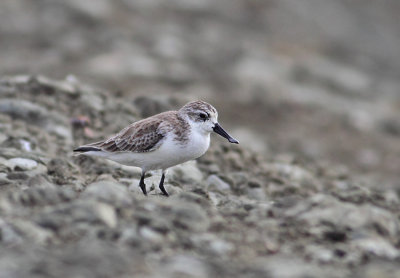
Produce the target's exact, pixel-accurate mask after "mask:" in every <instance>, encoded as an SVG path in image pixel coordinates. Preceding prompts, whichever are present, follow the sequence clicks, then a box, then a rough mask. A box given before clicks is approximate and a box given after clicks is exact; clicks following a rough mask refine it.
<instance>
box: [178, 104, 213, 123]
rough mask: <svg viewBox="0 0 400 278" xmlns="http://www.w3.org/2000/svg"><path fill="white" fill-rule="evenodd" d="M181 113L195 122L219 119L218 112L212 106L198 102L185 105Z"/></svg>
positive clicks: (180, 110)
mask: <svg viewBox="0 0 400 278" xmlns="http://www.w3.org/2000/svg"><path fill="white" fill-rule="evenodd" d="M179 113H183V114H186V115H187V116H189V118H190V119H191V120H193V121H195V122H201V121H205V120H207V119H215V120H216V119H217V118H218V112H217V109H215V108H214V107H213V106H212V105H211V104H209V103H207V102H205V101H201V100H197V101H192V102H189V103H187V104H185V105H184V106H183V107H182V108H181V109H179Z"/></svg>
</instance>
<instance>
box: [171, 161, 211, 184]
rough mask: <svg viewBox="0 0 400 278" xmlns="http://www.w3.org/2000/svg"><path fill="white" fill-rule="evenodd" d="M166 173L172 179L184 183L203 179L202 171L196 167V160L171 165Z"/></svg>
mask: <svg viewBox="0 0 400 278" xmlns="http://www.w3.org/2000/svg"><path fill="white" fill-rule="evenodd" d="M168 175H169V176H170V177H171V178H172V179H174V180H179V181H182V182H184V183H196V182H202V181H203V173H202V172H201V171H200V170H199V168H198V167H197V162H196V161H195V160H191V161H188V162H185V163H182V164H179V165H176V166H174V167H172V168H171V169H170V170H169V171H168Z"/></svg>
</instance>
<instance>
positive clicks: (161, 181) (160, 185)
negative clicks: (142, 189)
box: [158, 172, 169, 197]
mask: <svg viewBox="0 0 400 278" xmlns="http://www.w3.org/2000/svg"><path fill="white" fill-rule="evenodd" d="M164 179H165V173H164V172H163V173H162V176H161V180H160V184H159V185H158V187H159V188H160V190H161V192H162V193H163V194H164V195H165V196H167V197H168V196H169V194H168V192H167V191H166V190H165V188H164Z"/></svg>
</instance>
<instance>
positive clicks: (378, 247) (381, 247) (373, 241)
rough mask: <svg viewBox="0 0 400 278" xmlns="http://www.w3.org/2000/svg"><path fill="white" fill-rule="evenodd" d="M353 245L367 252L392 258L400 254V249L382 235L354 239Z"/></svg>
mask: <svg viewBox="0 0 400 278" xmlns="http://www.w3.org/2000/svg"><path fill="white" fill-rule="evenodd" d="M352 245H354V246H355V247H356V248H358V249H361V250H362V251H364V252H365V253H367V254H373V255H375V256H378V257H383V258H387V259H391V260H394V259H397V258H398V257H399V255H400V251H399V250H398V249H396V248H395V247H394V246H393V245H392V244H390V243H389V242H388V241H387V240H385V239H383V238H381V237H370V238H363V239H357V240H353V241H352Z"/></svg>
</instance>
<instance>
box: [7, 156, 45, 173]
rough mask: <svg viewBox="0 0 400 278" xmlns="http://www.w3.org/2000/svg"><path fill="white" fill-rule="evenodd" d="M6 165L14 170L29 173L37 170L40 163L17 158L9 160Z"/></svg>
mask: <svg viewBox="0 0 400 278" xmlns="http://www.w3.org/2000/svg"><path fill="white" fill-rule="evenodd" d="M6 165H7V166H8V167H9V168H10V169H12V170H17V171H28V170H33V169H35V168H36V167H37V166H38V163H37V162H36V161H35V160H32V159H27V158H21V157H16V158H11V159H9V160H7V161H6Z"/></svg>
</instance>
